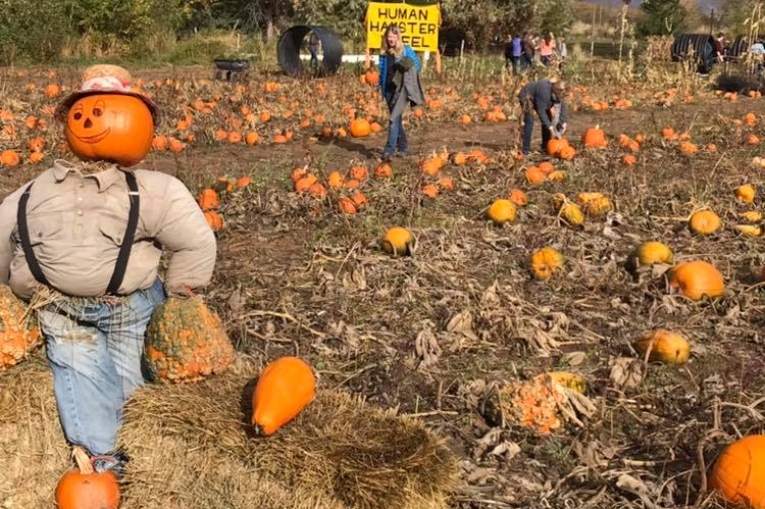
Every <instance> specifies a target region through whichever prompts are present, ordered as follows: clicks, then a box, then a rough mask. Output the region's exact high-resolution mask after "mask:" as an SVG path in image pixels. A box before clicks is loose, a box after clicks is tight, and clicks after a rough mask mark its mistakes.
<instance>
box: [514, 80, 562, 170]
mask: <svg viewBox="0 0 765 509" xmlns="http://www.w3.org/2000/svg"><path fill="white" fill-rule="evenodd" d="M566 95H567V90H566V84H565V83H564V82H563V81H562V80H558V79H557V78H550V79H547V78H545V79H541V80H539V81H532V82H530V83H529V84H527V85H526V86H525V87H523V88H522V89H521V93H520V94H519V96H518V98H519V100H520V102H521V109H522V111H523V117H522V118H523V144H522V152H523V154H524V155H528V154H530V153H531V136H532V135H533V132H534V114H536V115H537V116H538V117H539V121H540V122H541V123H542V152H545V150H546V148H547V143H548V142H549V141H550V140H551V139H552V138H561V137H562V136H563V134H564V133H565V132H566V129H567V122H568V107H567V106H566V103H565V101H564V99H565V97H566Z"/></svg>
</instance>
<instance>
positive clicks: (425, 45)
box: [366, 2, 441, 52]
mask: <svg viewBox="0 0 765 509" xmlns="http://www.w3.org/2000/svg"><path fill="white" fill-rule="evenodd" d="M366 24H367V48H369V49H378V48H380V47H382V36H383V33H385V29H386V28H388V25H398V27H399V30H400V31H401V39H402V40H403V41H404V44H408V45H409V46H411V47H412V49H414V50H415V51H434V52H435V51H438V26H439V25H440V24H441V10H440V9H439V6H438V4H436V5H427V6H421V5H408V4H384V3H380V2H369V6H368V7H367V17H366Z"/></svg>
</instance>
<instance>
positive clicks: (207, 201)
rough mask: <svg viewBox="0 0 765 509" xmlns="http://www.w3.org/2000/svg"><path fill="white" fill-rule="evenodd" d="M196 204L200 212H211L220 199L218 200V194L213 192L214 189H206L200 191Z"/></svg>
mask: <svg viewBox="0 0 765 509" xmlns="http://www.w3.org/2000/svg"><path fill="white" fill-rule="evenodd" d="M197 202H198V203H199V207H200V208H201V209H202V210H211V209H214V208H215V207H217V206H218V205H220V198H218V193H217V192H215V189H212V188H209V187H208V188H206V189H202V192H201V193H199V198H198V199H197Z"/></svg>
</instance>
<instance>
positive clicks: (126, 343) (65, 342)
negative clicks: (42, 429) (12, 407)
mask: <svg viewBox="0 0 765 509" xmlns="http://www.w3.org/2000/svg"><path fill="white" fill-rule="evenodd" d="M165 298H166V295H165V290H164V287H163V285H162V281H160V280H159V279H157V280H156V281H155V282H154V284H153V285H152V286H151V287H150V288H148V289H146V290H138V291H136V292H134V293H132V294H130V295H128V296H124V297H119V298H117V299H115V301H114V302H111V303H110V302H106V301H104V300H103V299H76V300H73V301H62V302H56V303H52V304H48V305H46V306H44V307H42V308H40V309H38V310H37V316H38V319H39V322H40V327H41V330H42V332H43V334H44V336H45V343H46V350H47V355H48V363H49V365H50V367H51V370H52V372H53V389H54V392H55V395H56V405H57V407H58V413H59V419H60V420H61V425H62V427H63V429H64V435H65V436H66V438H67V440H68V441H69V442H70V443H71V444H72V445H80V446H82V447H84V448H85V449H87V451H88V453H89V454H90V455H91V456H98V455H108V454H114V453H115V447H116V441H117V432H118V430H119V427H120V426H121V424H122V407H123V404H124V403H125V401H127V399H128V398H130V396H131V395H132V394H133V391H135V390H136V389H138V388H139V387H142V386H143V385H144V383H145V382H144V377H143V371H142V369H141V365H142V363H141V361H142V358H143V353H144V338H145V333H146V326H147V325H148V323H149V319H150V318H151V315H152V312H153V311H154V308H156V307H157V306H158V305H159V304H160V303H162V302H163V301H164V300H165Z"/></svg>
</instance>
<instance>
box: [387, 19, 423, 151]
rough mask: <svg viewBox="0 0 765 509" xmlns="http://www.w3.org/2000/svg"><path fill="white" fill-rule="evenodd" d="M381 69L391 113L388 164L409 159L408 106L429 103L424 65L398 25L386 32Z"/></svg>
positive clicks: (389, 26) (389, 27) (390, 27)
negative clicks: (395, 158) (423, 78)
mask: <svg viewBox="0 0 765 509" xmlns="http://www.w3.org/2000/svg"><path fill="white" fill-rule="evenodd" d="M379 67H380V91H381V92H382V96H383V98H384V99H385V102H386V104H387V105H388V110H389V111H390V126H389V127H388V142H387V143H386V144H385V148H384V149H383V154H382V158H383V160H386V161H387V160H390V158H391V157H392V156H393V155H398V156H405V155H406V153H407V151H408V150H409V144H408V142H407V139H406V133H405V132H404V124H403V122H402V117H403V114H404V110H405V109H406V106H407V105H412V106H415V105H418V104H422V103H424V102H425V93H424V92H423V91H422V83H421V82H420V70H421V69H422V64H421V63H420V59H419V58H417V54H416V53H415V52H414V50H413V49H412V47H411V46H409V45H408V44H404V42H403V41H402V40H401V32H400V31H399V28H398V25H388V28H386V29H385V33H384V34H383V40H382V51H381V54H380V65H379Z"/></svg>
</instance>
